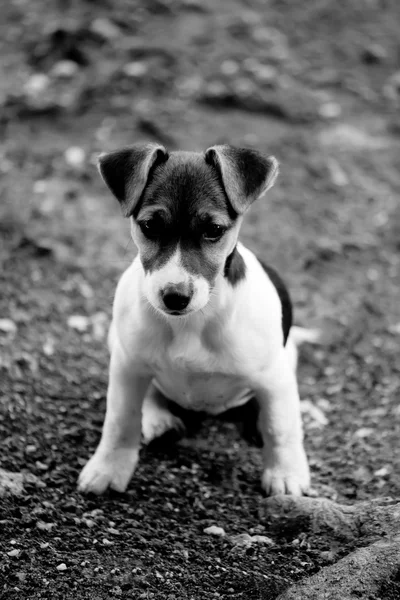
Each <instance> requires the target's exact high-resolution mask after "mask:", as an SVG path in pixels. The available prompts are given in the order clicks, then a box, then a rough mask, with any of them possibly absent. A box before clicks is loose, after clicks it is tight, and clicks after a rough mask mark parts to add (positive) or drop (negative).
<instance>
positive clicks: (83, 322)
mask: <svg viewBox="0 0 400 600" xmlns="http://www.w3.org/2000/svg"><path fill="white" fill-rule="evenodd" d="M67 322H68V326H69V327H71V329H75V330H76V331H79V332H80V333H83V332H85V331H87V329H88V328H89V325H90V320H89V318H88V317H85V316H84V315H71V316H70V317H69V319H68V321H67Z"/></svg>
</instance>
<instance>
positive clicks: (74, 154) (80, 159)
mask: <svg viewBox="0 0 400 600" xmlns="http://www.w3.org/2000/svg"><path fill="white" fill-rule="evenodd" d="M64 157H65V160H66V162H67V164H68V165H69V166H70V167H73V168H74V169H79V168H81V167H82V166H83V164H84V162H85V159H86V153H85V151H84V149H83V148H80V147H79V146H71V148H68V149H67V150H66V151H65V153H64Z"/></svg>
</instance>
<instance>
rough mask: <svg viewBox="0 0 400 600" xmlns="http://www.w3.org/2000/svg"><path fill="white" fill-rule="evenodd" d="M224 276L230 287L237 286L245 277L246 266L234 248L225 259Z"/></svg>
mask: <svg viewBox="0 0 400 600" xmlns="http://www.w3.org/2000/svg"><path fill="white" fill-rule="evenodd" d="M224 276H225V277H226V279H227V280H228V281H229V283H230V284H231V285H232V286H235V285H236V284H238V283H239V281H242V279H244V278H245V276H246V265H245V263H244V260H243V258H242V256H241V254H239V252H238V250H237V248H236V247H235V248H234V250H233V252H231V253H230V255H229V256H228V258H227V259H226V262H225V268H224Z"/></svg>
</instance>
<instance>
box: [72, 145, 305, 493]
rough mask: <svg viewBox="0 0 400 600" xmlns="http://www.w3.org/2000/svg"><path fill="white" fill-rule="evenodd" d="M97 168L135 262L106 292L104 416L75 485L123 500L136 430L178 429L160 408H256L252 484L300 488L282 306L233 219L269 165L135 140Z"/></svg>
mask: <svg viewBox="0 0 400 600" xmlns="http://www.w3.org/2000/svg"><path fill="white" fill-rule="evenodd" d="M99 170H100V173H101V175H102V177H103V179H104V181H105V183H106V185H107V186H108V187H109V189H110V190H111V192H112V193H113V195H114V196H115V197H116V198H117V200H118V201H119V203H120V205H121V207H122V210H123V213H124V215H125V216H126V217H129V218H130V222H131V233H132V238H133V240H134V242H135V244H136V246H137V248H138V250H139V253H138V256H137V257H136V258H135V260H134V261H133V263H132V264H131V266H130V267H129V268H128V269H127V270H126V271H125V273H124V274H123V275H122V277H121V280H120V282H119V284H118V287H117V291H116V295H115V301H114V308H113V320H112V324H111V327H110V332H109V339H108V343H109V348H110V352H111V362H110V374H109V386H108V392H107V411H106V416H105V421H104V426H103V432H102V436H101V441H100V443H99V446H98V448H97V450H96V451H95V453H94V455H93V456H92V457H91V458H90V460H89V462H88V463H87V464H86V466H85V467H84V468H83V470H82V472H81V474H80V477H79V489H80V490H81V491H82V492H94V493H95V494H101V493H102V492H104V491H105V490H106V489H107V488H112V489H114V490H117V491H119V492H123V491H124V490H125V489H126V487H127V485H128V483H129V481H130V479H131V477H132V475H133V472H134V470H135V467H136V465H137V463H138V458H139V446H140V440H141V435H142V437H143V440H144V441H145V442H146V443H148V442H149V441H151V440H152V439H154V438H156V437H158V436H160V435H162V434H164V433H165V432H166V431H168V430H170V429H176V428H178V429H179V428H182V426H183V424H182V421H181V420H180V419H179V417H177V416H176V415H173V414H172V413H171V412H170V410H169V408H168V406H169V405H170V401H173V402H175V403H177V404H179V405H180V406H182V407H185V408H188V409H191V410H195V411H205V412H207V413H210V414H212V415H217V414H220V413H223V412H224V411H227V410H228V409H230V408H232V407H236V406H239V405H242V404H244V403H246V402H248V401H249V400H250V399H255V400H256V402H257V404H258V409H259V410H258V413H259V416H258V423H257V426H258V429H259V431H260V433H261V436H262V441H263V450H262V452H263V472H262V479H261V483H262V487H263V488H264V490H265V492H266V493H267V494H293V495H301V494H304V493H306V492H307V490H308V488H309V485H310V475H309V468H308V463H307V457H306V454H305V451H304V448H303V434H302V424H301V416H300V403H299V393H298V389H297V381H296V356H297V353H296V347H295V344H294V339H293V338H294V336H293V335H289V332H290V329H291V324H292V307H291V302H290V297H289V294H288V292H287V290H286V288H285V286H284V284H283V282H282V280H281V279H280V277H279V276H278V274H277V273H276V272H275V271H274V270H273V269H271V268H270V267H267V266H264V265H263V264H262V263H261V262H260V261H259V260H258V259H257V258H256V256H255V255H254V254H253V253H252V252H251V251H250V250H248V249H247V248H245V247H244V246H243V245H242V244H240V243H238V234H239V229H240V226H241V224H242V220H243V216H244V214H245V213H246V211H247V210H248V208H249V207H250V206H251V204H252V203H253V202H254V201H255V200H257V198H260V197H261V196H263V195H264V194H265V192H267V190H269V189H270V188H271V187H272V185H273V184H274V182H275V179H276V177H277V174H278V162H277V160H276V159H275V158H274V157H272V156H264V155H262V154H260V153H258V152H256V151H255V150H250V149H243V148H234V147H231V146H227V145H226V146H214V147H212V148H209V149H208V150H207V151H206V152H205V153H195V152H180V151H179V152H172V153H170V154H169V153H168V152H167V151H166V150H165V148H163V147H162V146H160V145H156V144H147V145H138V146H132V147H129V148H124V149H122V150H117V151H114V152H111V153H109V154H102V155H101V156H100V158H99ZM294 329H295V328H294Z"/></svg>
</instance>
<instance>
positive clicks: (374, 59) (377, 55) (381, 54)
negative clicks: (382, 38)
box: [361, 44, 388, 65]
mask: <svg viewBox="0 0 400 600" xmlns="http://www.w3.org/2000/svg"><path fill="white" fill-rule="evenodd" d="M387 57H388V54H387V51H386V49H385V48H384V47H383V46H381V45H380V44H371V45H369V46H367V47H366V48H365V49H364V51H363V53H362V56H361V58H362V60H363V62H365V63H366V64H367V65H374V64H379V63H383V62H385V60H386V59H387Z"/></svg>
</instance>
